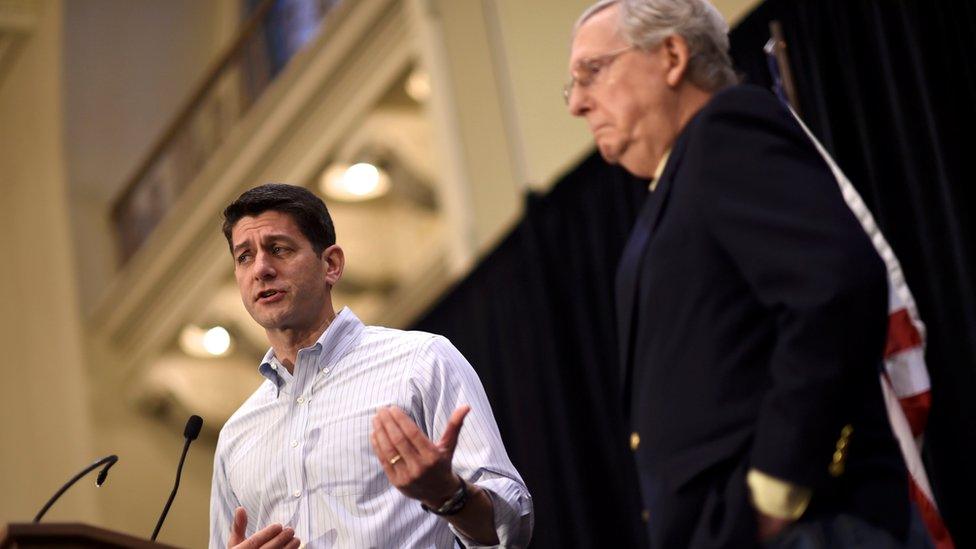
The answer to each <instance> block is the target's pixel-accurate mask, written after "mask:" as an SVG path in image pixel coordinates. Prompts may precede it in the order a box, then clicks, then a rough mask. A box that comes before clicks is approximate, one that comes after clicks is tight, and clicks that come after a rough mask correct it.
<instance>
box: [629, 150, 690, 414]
mask: <svg viewBox="0 0 976 549" xmlns="http://www.w3.org/2000/svg"><path fill="white" fill-rule="evenodd" d="M682 137H683V136H682ZM683 153H684V140H683V139H680V138H679V139H678V140H677V141H676V142H675V146H674V148H673V149H672V151H671V157H670V158H669V159H668V163H667V165H666V166H665V168H664V172H663V173H662V174H661V179H660V181H659V182H658V184H657V188H656V189H655V190H654V192H652V193H650V195H649V196H648V197H647V200H646V201H645V202H644V206H643V208H642V209H641V212H640V214H638V216H637V221H636V222H635V223H634V228H633V229H631V231H630V237H629V238H628V240H627V245H626V246H625V247H624V252H623V254H622V255H621V258H620V263H619V265H618V267H617V277H616V284H615V285H616V297H617V334H618V338H619V339H618V350H619V353H618V354H619V359H620V387H621V390H622V391H623V395H622V396H623V399H622V400H623V402H624V406H625V408H624V410H625V412H626V413H629V411H630V398H629V395H630V390H629V387H630V377H631V373H632V363H633V347H634V341H633V338H634V329H635V328H636V326H635V324H636V322H635V318H634V312H635V306H636V301H637V300H638V299H642V298H641V296H639V295H638V292H637V290H638V287H639V285H640V273H641V268H642V266H643V264H644V261H643V257H644V254H645V252H646V250H647V245H648V243H649V242H650V241H651V239H652V238H653V234H654V229H655V228H656V227H657V224H658V222H659V221H660V219H661V214H662V213H663V212H664V209H665V206H666V205H667V199H668V194H669V193H670V191H671V187H672V181H673V180H674V176H675V172H676V171H677V167H678V166H679V165H680V164H681V156H682V154H683Z"/></svg>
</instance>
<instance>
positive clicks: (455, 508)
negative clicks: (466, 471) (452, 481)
mask: <svg viewBox="0 0 976 549" xmlns="http://www.w3.org/2000/svg"><path fill="white" fill-rule="evenodd" d="M458 480H460V481H461V487H460V488H459V489H458V491H457V492H455V493H454V495H453V496H451V497H450V499H448V500H447V501H445V502H444V505H441V506H440V507H438V508H437V509H432V508H430V507H427V506H426V505H424V504H423V503H421V504H420V508H421V509H423V510H424V511H427V512H428V513H434V514H435V515H440V516H442V517H449V516H451V515H456V514H458V513H460V512H461V509H464V504H466V503H467V502H468V496H469V495H470V494H469V492H468V483H467V482H464V479H463V478H461V477H460V476H459V477H458Z"/></svg>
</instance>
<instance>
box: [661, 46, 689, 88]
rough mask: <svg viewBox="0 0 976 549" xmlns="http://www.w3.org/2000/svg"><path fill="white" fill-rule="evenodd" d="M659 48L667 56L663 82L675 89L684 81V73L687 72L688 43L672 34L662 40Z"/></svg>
mask: <svg viewBox="0 0 976 549" xmlns="http://www.w3.org/2000/svg"><path fill="white" fill-rule="evenodd" d="M661 48H662V49H663V50H664V53H665V55H666V56H667V63H668V70H667V73H666V75H665V80H666V81H667V83H668V85H669V86H671V87H672V88H676V87H678V84H681V82H682V81H683V80H684V78H685V73H686V72H687V71H688V61H689V60H690V58H691V57H690V54H689V53H688V42H687V41H686V40H685V39H684V37H682V36H678V35H676V34H672V35H671V36H668V37H667V38H665V39H664V41H663V42H662V43H661Z"/></svg>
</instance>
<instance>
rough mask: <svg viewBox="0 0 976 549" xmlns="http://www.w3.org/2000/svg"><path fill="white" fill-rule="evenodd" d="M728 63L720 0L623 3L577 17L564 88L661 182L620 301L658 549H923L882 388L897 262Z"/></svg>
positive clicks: (644, 483) (791, 127)
mask: <svg viewBox="0 0 976 549" xmlns="http://www.w3.org/2000/svg"><path fill="white" fill-rule="evenodd" d="M727 51H728V38H727V25H726V24H725V22H724V21H723V19H722V17H721V15H719V14H718V12H717V11H716V10H715V8H714V7H713V6H711V5H710V4H709V3H708V2H706V1H705V0H619V1H617V0H610V1H604V2H600V3H598V4H596V5H595V6H593V7H592V8H590V9H589V10H588V11H587V12H585V13H584V14H583V16H582V17H581V18H580V22H579V23H577V28H576V31H575V34H574V39H573V46H572V53H571V59H570V72H571V74H572V80H571V81H570V83H569V84H568V85H567V87H566V90H565V94H566V99H567V102H568V105H569V109H570V111H571V112H572V114H573V115H575V116H579V117H582V118H584V119H585V120H586V122H587V123H588V124H589V127H590V130H591V132H592V133H593V136H594V138H595V140H596V144H597V147H598V148H599V150H600V153H601V154H602V156H603V157H604V158H605V159H606V160H607V161H608V162H610V163H613V164H620V165H622V166H623V167H624V168H626V169H627V170H628V171H630V172H631V173H633V174H634V175H636V176H639V177H642V178H647V179H649V180H650V184H649V190H650V192H649V193H648V197H647V201H646V204H645V205H644V207H643V210H642V211H641V213H640V215H639V218H638V220H637V222H636V224H635V227H634V229H633V232H632V234H631V236H630V240H629V242H628V244H627V247H626V249H625V251H624V254H623V257H622V259H621V263H620V265H619V268H618V275H617V288H616V291H617V308H618V310H617V314H618V320H619V322H618V329H619V332H620V358H621V367H622V374H623V377H622V379H623V383H624V389H625V402H626V409H627V415H628V417H629V420H630V422H631V424H632V428H633V434H632V435H631V441H630V443H631V448H632V449H633V450H634V453H635V458H636V463H637V468H638V473H639V477H640V481H641V487H640V488H641V493H642V496H643V499H644V503H645V506H646V507H647V510H646V512H645V519H646V520H647V522H648V532H649V535H650V538H651V542H652V544H654V545H655V546H656V547H667V548H670V547H725V546H731V547H742V546H748V545H750V544H755V543H756V541H757V540H759V541H766V542H772V543H779V544H780V545H781V546H793V545H791V543H793V541H791V540H794V541H795V540H798V539H800V538H805V539H807V540H810V539H818V538H821V539H823V540H824V543H826V544H827V546H840V547H846V546H850V545H851V544H852V543H854V540H855V539H861V540H866V541H867V543H868V544H869V545H865V546H871V547H876V546H879V547H889V546H890V547H900V546H903V543H904V540H905V539H906V537H907V535H908V525H909V516H910V512H909V503H908V495H907V477H906V473H905V469H904V464H903V463H902V460H901V457H900V455H899V453H898V448H897V446H896V444H895V442H894V439H893V437H892V435H891V431H890V427H889V425H888V421H887V418H886V416H885V412H884V405H883V401H882V396H881V389H880V387H879V384H878V369H877V368H878V367H879V365H880V362H881V358H882V351H883V346H884V336H885V329H886V314H887V310H886V306H887V291H886V289H887V287H886V277H885V270H884V265H883V263H882V261H881V259H880V258H879V257H878V255H877V253H876V252H875V250H874V248H873V246H872V244H871V242H870V240H869V238H868V237H867V235H866V234H865V233H864V231H863V230H862V228H861V226H860V225H859V224H858V222H857V220H856V219H855V217H854V215H853V214H852V213H851V212H850V210H849V209H848V207H847V206H846V204H845V202H844V200H843V197H842V196H841V193H840V191H839V189H838V186H837V183H836V181H835V180H834V178H833V176H832V174H831V172H830V170H829V169H828V167H827V165H826V164H825V163H824V161H823V160H822V158H821V157H820V156H819V154H818V153H817V151H816V150H815V148H814V146H813V145H812V144H811V143H810V141H809V140H808V139H807V137H806V136H805V135H804V133H803V131H802V130H801V129H800V127H799V126H798V125H797V124H796V122H795V121H794V119H793V118H792V117H791V115H790V114H789V112H788V111H787V110H786V109H785V108H784V107H783V106H782V105H781V104H780V103H779V102H778V101H777V100H776V99H775V97H774V96H773V95H772V94H771V93H769V92H767V91H765V90H762V89H760V88H755V87H749V86H741V85H736V83H735V80H736V78H735V75H734V73H733V71H732V69H731V64H730V61H729V57H728V54H727ZM773 540H775V541H773ZM858 546H861V545H858Z"/></svg>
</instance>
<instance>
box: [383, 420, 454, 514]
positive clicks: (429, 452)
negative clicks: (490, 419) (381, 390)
mask: <svg viewBox="0 0 976 549" xmlns="http://www.w3.org/2000/svg"><path fill="white" fill-rule="evenodd" d="M470 411H471V407H470V406H461V407H459V408H458V409H456V410H454V413H453V414H451V418H450V419H449V420H448V421H447V427H446V428H445V429H444V435H443V436H442V437H441V439H440V441H439V442H437V444H434V443H433V442H431V440H430V439H428V438H427V436H426V435H424V433H423V431H421V430H420V428H419V427H417V424H415V423H414V422H413V420H411V419H410V417H409V416H407V414H405V413H404V412H403V411H402V410H400V409H398V408H395V407H392V406H391V407H388V408H380V409H379V411H378V412H376V416H375V417H374V418H373V433H372V435H370V442H371V443H372V445H373V453H375V454H376V457H377V458H378V459H379V460H380V464H381V465H382V466H383V471H384V472H386V478H388V479H389V480H390V484H392V485H393V486H395V487H396V488H397V489H398V490H400V492H402V493H403V494H404V495H405V496H407V497H409V498H413V499H416V500H420V501H421V502H423V503H424V504H425V505H427V506H428V507H431V508H435V509H436V508H438V507H440V506H441V505H443V504H444V502H445V501H447V500H448V499H450V497H451V496H453V495H454V493H455V492H457V491H458V490H459V489H460V488H461V482H462V481H461V478H460V477H458V476H457V475H456V474H454V471H453V469H452V468H451V460H452V459H453V458H454V449H455V448H456V447H457V442H458V435H459V434H460V432H461V426H462V425H463V424H464V416H466V415H468V412H470Z"/></svg>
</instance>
